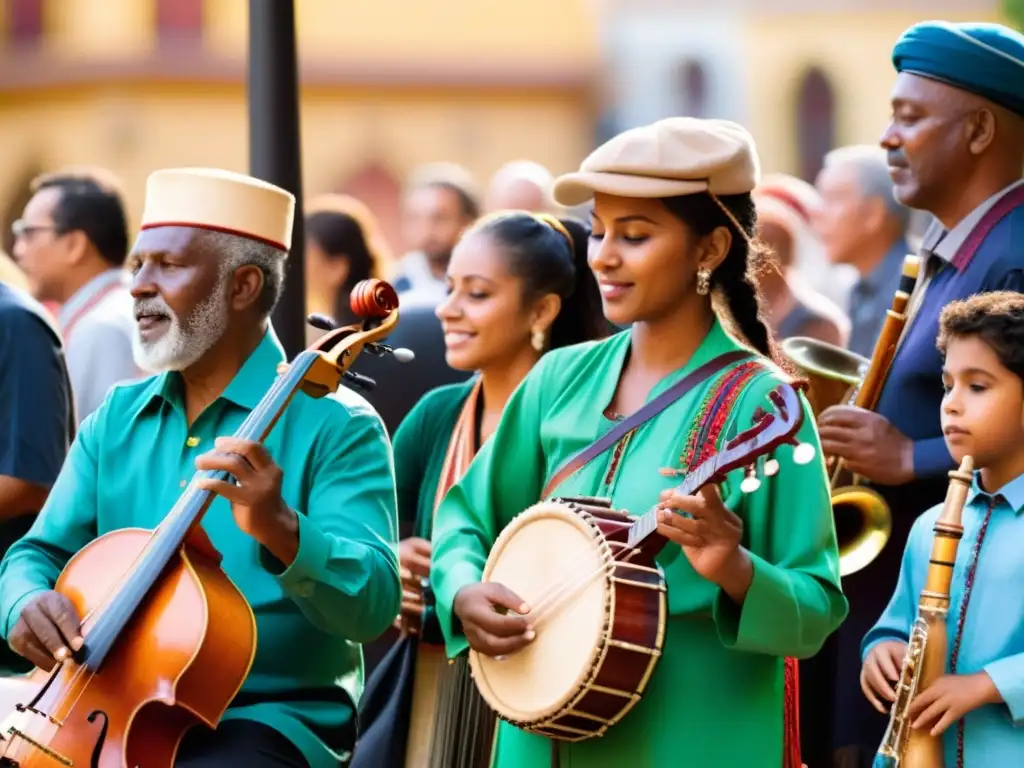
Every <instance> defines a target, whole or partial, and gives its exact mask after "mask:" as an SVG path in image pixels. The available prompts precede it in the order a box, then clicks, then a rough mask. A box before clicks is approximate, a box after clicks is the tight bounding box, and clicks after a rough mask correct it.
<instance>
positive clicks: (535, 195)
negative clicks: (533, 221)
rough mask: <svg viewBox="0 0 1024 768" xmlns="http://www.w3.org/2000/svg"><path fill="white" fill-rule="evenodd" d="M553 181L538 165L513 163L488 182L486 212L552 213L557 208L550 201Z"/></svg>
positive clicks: (508, 164) (526, 161)
mask: <svg viewBox="0 0 1024 768" xmlns="http://www.w3.org/2000/svg"><path fill="white" fill-rule="evenodd" d="M553 181H554V178H553V177H552V175H551V172H550V171H549V170H548V169H547V168H545V167H544V166H543V165H541V164H540V163H535V162H533V161H532V160H513V161H512V162H510V163H506V164H505V165H503V166H502V167H501V168H499V169H498V172H497V173H496V174H494V177H493V178H492V179H491V186H490V188H489V189H488V190H487V204H486V208H487V210H488V211H502V210H518V211H529V212H530V213H553V212H554V211H555V209H556V208H557V206H556V205H555V201H554V200H553V199H552V198H551V183H552V182H553Z"/></svg>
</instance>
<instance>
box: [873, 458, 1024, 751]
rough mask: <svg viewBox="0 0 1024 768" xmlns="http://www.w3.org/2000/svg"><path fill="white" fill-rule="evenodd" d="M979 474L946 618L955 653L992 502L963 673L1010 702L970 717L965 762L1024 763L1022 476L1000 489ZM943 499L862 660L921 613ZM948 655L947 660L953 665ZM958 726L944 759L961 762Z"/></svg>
mask: <svg viewBox="0 0 1024 768" xmlns="http://www.w3.org/2000/svg"><path fill="white" fill-rule="evenodd" d="M979 479H980V473H978V472H976V473H975V475H974V482H973V484H972V487H971V490H970V492H969V493H968V496H967V503H966V504H965V506H964V511H963V527H964V535H963V538H962V539H961V541H960V547H959V549H958V550H957V556H956V564H955V566H954V568H953V581H952V584H951V587H950V605H949V615H948V617H947V628H948V640H949V650H950V653H951V652H952V649H953V643H954V641H955V639H956V631H957V624H958V622H959V618H960V611H961V607H962V606H963V600H964V591H965V587H966V574H967V569H968V567H969V565H970V561H971V554H972V552H973V550H974V546H975V543H976V542H977V540H978V535H979V533H980V531H981V526H982V522H983V521H984V519H985V515H986V513H987V512H988V508H989V505H990V504H994V506H993V509H992V517H991V520H990V521H989V525H988V530H987V532H986V534H985V538H984V541H983V542H982V546H981V551H980V554H979V557H978V568H977V572H976V574H975V581H974V587H973V589H972V590H971V598H970V605H969V607H968V610H967V617H966V620H965V622H964V628H963V637H962V639H961V645H960V657H959V660H958V662H957V670H956V672H957V674H959V675H970V674H974V673H976V672H981V671H984V672H987V673H988V675H989V677H991V678H992V682H994V683H995V685H996V688H998V689H999V693H1000V694H1001V695H1002V698H1003V701H1004V702H1005V703H1004V704H997V705H995V704H990V705H985V706H983V707H981V708H979V709H976V710H975V711H974V712H971V713H969V714H968V715H967V716H966V718H965V734H964V736H965V738H964V764H965V765H966V766H990V765H991V766H1004V765H1005V766H1010V765H1022V764H1024V728H1021V727H1020V726H1022V725H1024V515H1022V514H1021V512H1022V511H1024V475H1020V476H1018V477H1017V478H1015V479H1014V480H1012V481H1010V482H1009V483H1007V484H1006V485H1005V486H1003V487H1002V488H1000V489H999V490H998V491H996V492H995V493H992V494H990V493H987V492H986V491H984V490H983V489H982V488H981V486H980V484H979ZM941 513H942V505H941V504H939V505H936V506H935V507H932V508H931V509H929V510H928V511H927V512H925V513H924V514H923V515H921V516H920V517H919V518H918V519H917V520H916V521H915V523H914V526H913V528H912V529H911V532H910V538H909V539H908V541H907V547H906V550H905V552H904V554H903V564H902V567H901V568H900V576H899V582H898V583H897V585H896V591H895V592H894V594H893V596H892V599H891V600H890V601H889V605H888V607H887V608H886V609H885V612H884V613H883V614H882V616H881V618H880V619H879V620H878V622H877V623H876V624H875V626H874V627H873V628H872V629H871V631H870V632H868V634H867V635H866V636H865V638H864V641H863V643H862V645H861V658H862V659H863V658H865V657H866V656H867V654H868V652H869V651H870V650H871V648H872V647H874V646H875V645H877V644H878V643H880V642H883V641H886V640H902V641H906V640H907V637H908V635H909V632H910V627H911V624H912V623H913V621H914V619H915V618H916V616H917V605H918V600H919V598H920V595H921V590H922V589H924V582H925V578H926V577H927V573H928V561H929V558H930V556H931V550H932V541H933V538H934V534H933V528H934V526H935V521H936V520H937V519H938V517H939V515H940V514H941ZM948 664H949V660H948V658H947V669H946V672H947V673H948V672H949V668H948ZM956 733H957V729H956V727H955V726H953V727H950V728H949V729H948V730H947V731H946V733H945V734H944V737H943V740H944V746H945V752H946V765H956V741H957V738H956Z"/></svg>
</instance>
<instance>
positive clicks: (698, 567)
mask: <svg viewBox="0 0 1024 768" xmlns="http://www.w3.org/2000/svg"><path fill="white" fill-rule="evenodd" d="M660 506H661V507H662V509H661V510H659V512H658V533H660V534H661V535H662V536H664V537H665V538H666V539H668V540H669V541H673V542H675V543H676V544H678V545H679V546H680V547H682V549H683V554H685V555H686V558H687V560H689V561H690V565H692V566H693V570H695V571H696V572H697V573H699V574H700V575H701V576H703V577H704V578H705V579H707V580H708V581H710V582H713V583H715V584H717V585H718V586H720V587H721V588H722V589H723V590H724V591H725V593H726V594H727V595H729V597H731V598H732V600H733V601H734V602H735V603H737V604H740V605H742V603H743V600H744V599H745V598H746V596H747V590H748V589H750V582H751V581H752V580H753V578H754V566H753V563H752V562H751V561H750V557H749V555H748V554H747V551H746V550H745V549H744V548H743V547H741V546H740V541H741V540H742V538H743V521H742V520H741V519H740V518H739V516H738V515H737V514H736V513H734V512H733V511H732V510H731V509H729V508H728V507H727V506H725V504H724V503H723V502H722V497H721V495H720V494H719V493H718V488H717V487H716V486H714V485H706V486H704V487H703V488H701V489H700V490H699V491H698V492H697V493H696V494H694V495H693V496H684V495H682V494H681V493H678V492H677V491H675V490H667V491H663V492H662V494H661V502H660ZM680 512H683V513H686V514H685V515H683V514H679V513H680Z"/></svg>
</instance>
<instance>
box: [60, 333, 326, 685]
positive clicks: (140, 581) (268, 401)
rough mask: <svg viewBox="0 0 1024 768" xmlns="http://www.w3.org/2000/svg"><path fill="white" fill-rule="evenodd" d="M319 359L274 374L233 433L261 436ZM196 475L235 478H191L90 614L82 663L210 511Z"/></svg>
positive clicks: (309, 357)
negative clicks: (107, 596) (130, 566)
mask: <svg viewBox="0 0 1024 768" xmlns="http://www.w3.org/2000/svg"><path fill="white" fill-rule="evenodd" d="M319 360H320V356H319V354H318V353H316V352H309V351H307V352H303V353H302V354H301V355H299V356H298V357H297V358H296V359H295V362H294V363H292V364H291V365H290V366H289V367H288V369H287V371H286V372H285V373H284V374H283V375H281V376H279V377H278V378H277V379H276V380H275V382H274V384H273V386H271V388H270V390H269V391H268V392H267V393H266V394H265V395H264V396H263V398H262V400H260V403H259V405H257V406H256V408H255V409H253V411H252V412H251V413H250V414H249V416H248V417H247V418H246V419H245V421H244V422H243V423H242V426H241V427H239V429H238V431H237V432H235V434H234V437H236V438H239V439H242V440H254V441H257V442H263V440H264V439H266V436H267V435H268V434H269V433H270V430H271V429H272V428H273V426H274V424H275V423H276V422H277V420H278V418H280V416H281V414H282V413H283V412H284V409H285V408H286V407H287V406H288V403H289V402H291V399H292V397H294V395H295V393H296V391H297V390H298V389H300V388H301V387H302V386H303V384H304V382H305V379H306V376H307V374H308V373H309V371H310V369H311V368H312V367H313V366H314V364H316V363H317V362H318V361H319ZM197 477H209V478H214V479H217V480H223V481H226V482H230V481H231V475H230V474H228V473H227V472H223V471H212V470H202V471H199V472H197V473H196V474H195V475H194V476H193V481H192V482H191V483H189V485H188V487H187V488H186V489H185V492H184V493H183V494H182V495H181V497H180V498H179V499H178V502H177V503H176V504H175V505H174V507H173V508H172V509H171V511H170V512H169V513H168V514H167V517H165V518H164V520H163V521H162V522H161V523H160V525H159V526H158V527H157V529H156V530H155V531H154V532H153V536H152V538H151V539H150V542H149V544H148V545H147V546H146V548H145V550H143V553H142V555H141V556H140V558H139V560H138V562H137V563H136V565H135V568H134V570H133V571H132V572H130V573H128V574H126V576H125V578H124V580H123V581H122V582H121V585H120V587H119V588H118V590H117V592H116V593H115V594H114V595H113V596H112V597H111V599H110V600H109V602H108V603H107V604H106V605H105V606H104V607H103V608H102V609H101V610H99V611H97V613H95V614H94V615H93V616H92V617H89V619H88V623H90V624H91V625H92V626H91V627H90V631H89V633H88V635H87V637H86V642H85V645H84V646H83V647H82V649H81V650H80V651H79V652H78V654H77V656H78V657H79V658H78V660H79V662H80V663H82V664H84V665H87V666H89V667H90V668H91V669H93V670H96V669H98V668H99V666H100V665H101V664H102V663H103V660H104V659H105V658H106V656H107V654H108V653H109V652H110V649H111V647H112V646H113V644H114V642H115V641H116V640H117V638H118V636H119V635H120V634H121V632H122V630H123V629H124V627H125V625H126V624H127V623H128V621H130V619H131V617H132V616H133V615H134V613H135V611H136V609H137V608H138V607H139V605H140V604H141V603H142V601H143V600H144V599H145V597H146V595H147V594H148V593H149V591H150V589H151V588H152V587H153V585H154V584H155V583H156V582H157V580H158V579H159V578H160V575H161V574H162V573H163V572H164V569H165V568H166V567H167V565H168V564H169V563H170V562H171V560H172V559H173V558H174V557H175V556H176V555H177V553H178V551H179V550H180V549H181V547H182V546H183V545H184V544H185V542H186V540H187V539H188V538H189V533H190V531H191V530H192V528H193V527H194V526H196V525H198V523H199V521H200V520H202V517H203V515H204V514H206V510H207V509H209V507H210V504H211V503H212V502H213V500H214V497H215V495H216V494H214V493H213V492H212V491H207V490H204V489H201V488H197V487H196V485H195V478H197Z"/></svg>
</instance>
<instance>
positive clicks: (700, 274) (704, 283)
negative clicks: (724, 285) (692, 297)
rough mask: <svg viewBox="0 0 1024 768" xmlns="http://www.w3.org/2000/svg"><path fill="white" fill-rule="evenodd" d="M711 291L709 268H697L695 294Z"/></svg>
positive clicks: (702, 294) (701, 294)
mask: <svg viewBox="0 0 1024 768" xmlns="http://www.w3.org/2000/svg"><path fill="white" fill-rule="evenodd" d="M709 293H711V270H710V269H706V268H705V267H701V268H700V269H698V270H697V294H698V295H700V296H707V295H708V294H709Z"/></svg>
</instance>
